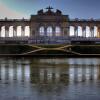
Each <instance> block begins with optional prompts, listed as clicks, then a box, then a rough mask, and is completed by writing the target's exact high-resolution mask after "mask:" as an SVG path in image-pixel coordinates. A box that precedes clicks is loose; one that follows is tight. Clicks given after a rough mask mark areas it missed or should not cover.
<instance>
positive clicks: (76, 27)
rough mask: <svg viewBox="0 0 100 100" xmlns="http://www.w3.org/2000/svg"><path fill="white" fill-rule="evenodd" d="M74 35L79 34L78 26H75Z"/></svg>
mask: <svg viewBox="0 0 100 100" xmlns="http://www.w3.org/2000/svg"><path fill="white" fill-rule="evenodd" d="M74 36H75V37H77V36H78V26H74Z"/></svg>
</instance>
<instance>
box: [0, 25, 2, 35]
mask: <svg viewBox="0 0 100 100" xmlns="http://www.w3.org/2000/svg"><path fill="white" fill-rule="evenodd" d="M1 31H2V26H0V37H1V36H2V35H1Z"/></svg>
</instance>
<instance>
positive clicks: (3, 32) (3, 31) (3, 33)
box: [1, 26, 5, 37]
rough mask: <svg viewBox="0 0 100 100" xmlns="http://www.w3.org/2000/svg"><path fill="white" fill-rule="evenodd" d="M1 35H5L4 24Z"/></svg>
mask: <svg viewBox="0 0 100 100" xmlns="http://www.w3.org/2000/svg"><path fill="white" fill-rule="evenodd" d="M1 37H5V26H2V28H1Z"/></svg>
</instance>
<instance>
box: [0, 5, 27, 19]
mask: <svg viewBox="0 0 100 100" xmlns="http://www.w3.org/2000/svg"><path fill="white" fill-rule="evenodd" d="M5 17H7V18H11V19H16V18H23V17H27V16H26V15H25V14H21V13H19V12H16V11H14V10H13V9H10V8H8V7H7V6H5V5H4V4H2V3H0V19H2V18H3V19H4V18H5Z"/></svg>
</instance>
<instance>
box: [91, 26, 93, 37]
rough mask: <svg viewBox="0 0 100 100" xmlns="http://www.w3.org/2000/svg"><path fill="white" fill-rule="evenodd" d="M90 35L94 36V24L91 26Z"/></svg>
mask: <svg viewBox="0 0 100 100" xmlns="http://www.w3.org/2000/svg"><path fill="white" fill-rule="evenodd" d="M90 36H91V37H94V26H92V27H90Z"/></svg>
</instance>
